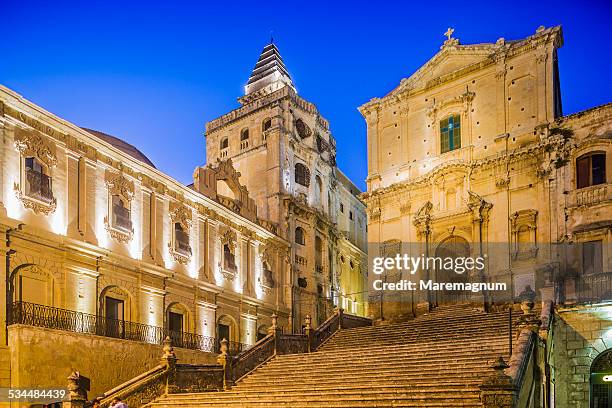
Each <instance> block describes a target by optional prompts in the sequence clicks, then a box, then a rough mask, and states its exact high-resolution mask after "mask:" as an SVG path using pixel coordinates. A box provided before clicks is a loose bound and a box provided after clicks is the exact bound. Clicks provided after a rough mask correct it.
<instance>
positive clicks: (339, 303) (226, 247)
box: [0, 45, 367, 395]
mask: <svg viewBox="0 0 612 408" xmlns="http://www.w3.org/2000/svg"><path fill="white" fill-rule="evenodd" d="M270 50H272V58H271V59H270V58H268V54H266V53H269V52H270ZM279 75H280V76H279ZM240 102H241V104H242V107H241V108H239V109H237V110H235V111H232V112H231V113H229V114H228V115H224V116H223V117H221V118H219V119H216V120H215V121H213V122H211V123H209V124H208V125H207V142H206V145H207V149H206V152H207V161H208V164H207V165H206V166H203V167H198V168H196V170H195V172H194V175H193V180H194V182H193V184H191V185H188V186H186V185H183V184H181V183H179V182H177V181H176V180H174V179H172V178H171V177H169V176H168V175H166V174H164V173H162V172H160V171H159V170H157V169H156V168H155V166H154V164H153V163H152V162H151V161H150V160H149V159H148V158H147V157H146V156H145V155H143V154H142V153H141V152H140V151H139V150H138V149H137V148H136V147H134V146H132V145H129V144H128V143H126V142H124V141H122V140H121V139H118V138H116V137H114V136H111V135H107V134H104V133H102V132H99V131H95V130H91V129H84V128H80V127H78V126H76V125H74V124H72V123H70V122H68V121H66V120H64V119H62V118H59V117H57V116H55V115H53V114H52V113H50V112H47V111H45V110H44V109H43V108H41V107H39V106H37V105H36V104H34V103H32V102H30V101H28V100H27V99H25V98H24V97H22V96H21V95H19V94H17V93H15V92H14V91H12V90H10V89H8V88H5V87H0V134H1V135H2V140H3V143H2V145H1V146H0V149H1V150H0V168H1V171H0V227H1V228H2V233H3V234H4V236H5V240H3V246H2V249H3V252H4V256H5V261H6V262H4V265H5V275H4V276H5V277H6V279H5V280H3V281H2V283H0V286H1V290H2V292H3V294H5V295H6V296H2V297H1V298H2V306H1V307H0V316H1V319H2V321H3V323H4V325H5V330H3V331H2V335H1V337H2V340H1V342H0V383H1V384H3V385H2V386H5V387H8V386H12V387H34V386H36V387H38V388H40V387H54V386H57V385H58V384H60V385H63V384H65V381H66V377H67V375H68V374H70V372H71V371H72V370H73V369H77V370H79V371H81V372H82V373H83V374H84V375H87V376H88V377H90V378H91V379H92V389H91V392H92V394H93V395H96V394H99V393H100V392H103V391H106V390H109V389H111V388H113V387H114V386H116V385H117V384H119V383H122V382H124V381H126V380H128V379H130V378H133V377H135V376H136V375H138V374H140V373H142V372H143V371H144V370H147V369H149V368H151V367H153V366H155V365H156V364H158V361H159V355H161V349H162V342H163V340H164V339H165V338H166V337H167V336H169V337H170V338H171V340H172V343H173V345H174V347H175V348H176V353H177V357H178V358H179V359H180V360H181V362H182V363H191V364H208V363H213V362H215V358H216V357H215V356H216V355H217V353H218V352H219V351H220V340H221V339H223V338H225V339H227V340H228V341H229V343H228V353H230V354H237V353H239V352H240V351H242V350H245V349H247V348H249V347H251V346H252V345H253V344H255V343H256V342H257V341H258V340H259V339H261V338H263V337H265V336H266V334H267V333H268V331H269V329H270V327H279V328H282V330H283V331H284V332H285V333H301V332H302V324H303V323H304V321H305V319H306V317H307V316H311V317H312V319H311V324H312V326H313V327H314V326H316V325H317V324H319V323H320V322H322V321H323V320H325V319H326V318H327V317H328V316H329V315H330V314H332V313H333V309H334V308H337V307H344V308H346V309H347V312H349V313H354V314H361V315H363V314H365V313H366V310H365V301H364V299H363V296H362V293H363V290H364V287H365V276H366V266H365V265H366V261H367V260H366V255H365V252H364V247H365V207H364V205H363V203H362V202H361V201H360V200H359V199H358V198H357V196H358V194H359V193H360V192H359V191H358V190H357V188H356V187H355V186H354V185H353V184H352V183H351V182H350V181H349V180H348V178H346V177H345V176H344V175H343V174H342V173H341V172H340V171H339V170H338V168H337V167H336V162H335V155H336V145H335V141H334V139H333V137H332V136H331V134H330V132H329V124H328V123H327V121H326V120H325V119H324V118H323V117H321V116H320V114H319V113H318V111H317V109H316V107H315V106H314V105H313V104H311V103H309V102H307V101H305V100H303V99H301V98H300V97H299V96H298V95H297V93H296V91H295V89H294V87H293V85H292V84H291V80H290V79H289V76H288V74H287V72H286V71H285V69H284V65H283V64H282V60H281V59H280V56H279V55H278V51H277V49H276V47H275V46H273V45H270V46H268V47H266V49H264V54H262V59H260V61H259V62H258V66H257V67H256V69H255V71H254V73H253V75H252V77H251V79H250V80H249V84H248V85H247V92H246V95H245V96H244V97H243V98H241V99H240ZM234 131H236V132H237V133H236V134H234V133H233V132H234ZM223 135H226V136H223ZM223 137H225V138H226V139H225V142H224V141H223V140H221V139H222V138H223ZM224 143H226V145H225V149H223V148H221V149H220V148H219V147H220V145H221V146H222V145H223V144H224ZM294 170H295V174H294ZM93 350H95V352H93ZM84 351H86V352H84ZM121 356H130V358H129V359H124V360H122V359H121ZM120 360H121V363H120V364H113V363H111V362H113V361H115V362H117V361H120Z"/></svg>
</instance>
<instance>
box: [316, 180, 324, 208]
mask: <svg viewBox="0 0 612 408" xmlns="http://www.w3.org/2000/svg"><path fill="white" fill-rule="evenodd" d="M315 187H316V189H315V203H316V204H318V205H320V204H322V197H323V181H321V177H319V176H318V175H317V176H315Z"/></svg>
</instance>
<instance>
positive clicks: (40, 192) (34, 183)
mask: <svg viewBox="0 0 612 408" xmlns="http://www.w3.org/2000/svg"><path fill="white" fill-rule="evenodd" d="M25 168H26V183H25V193H26V195H27V196H29V197H32V198H36V199H37V200H41V201H44V202H46V203H51V202H52V201H53V190H52V187H51V177H49V175H48V174H46V170H45V166H44V165H43V164H42V163H41V162H40V160H38V159H37V158H35V157H26V158H25Z"/></svg>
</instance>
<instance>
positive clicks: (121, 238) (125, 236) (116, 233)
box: [104, 217, 134, 244]
mask: <svg viewBox="0 0 612 408" xmlns="http://www.w3.org/2000/svg"><path fill="white" fill-rule="evenodd" d="M104 228H105V229H106V231H108V233H109V235H110V236H111V238H113V239H114V240H116V241H117V242H120V243H122V244H126V243H128V242H130V241H131V240H132V238H133V237H134V228H132V230H131V231H124V230H119V229H117V228H113V226H112V225H111V223H110V221H109V220H108V217H104Z"/></svg>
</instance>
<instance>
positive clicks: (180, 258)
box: [168, 242, 191, 265]
mask: <svg viewBox="0 0 612 408" xmlns="http://www.w3.org/2000/svg"><path fill="white" fill-rule="evenodd" d="M168 249H170V256H172V259H174V261H175V262H178V263H180V264H181V265H187V264H188V263H189V261H191V257H190V256H188V255H184V254H181V253H180V252H177V251H175V250H174V246H173V245H172V242H168Z"/></svg>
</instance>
